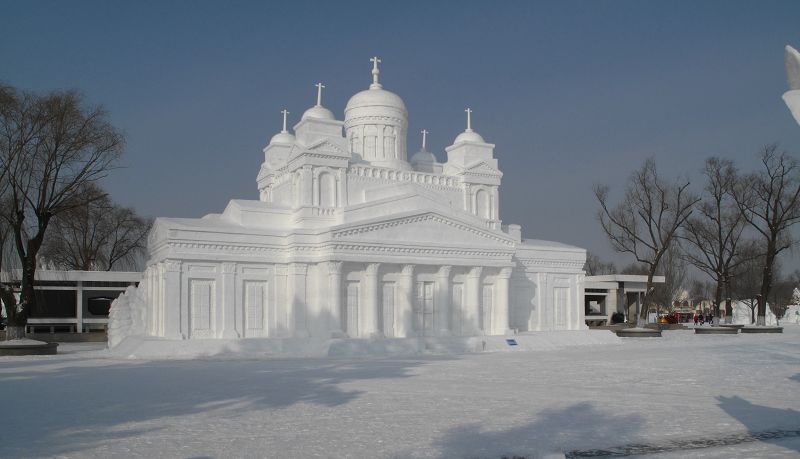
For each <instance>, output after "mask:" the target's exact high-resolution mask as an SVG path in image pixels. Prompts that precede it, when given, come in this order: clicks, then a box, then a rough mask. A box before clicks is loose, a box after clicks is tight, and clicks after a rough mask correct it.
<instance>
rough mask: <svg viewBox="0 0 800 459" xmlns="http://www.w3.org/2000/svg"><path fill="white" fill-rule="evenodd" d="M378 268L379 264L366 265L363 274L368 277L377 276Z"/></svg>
mask: <svg viewBox="0 0 800 459" xmlns="http://www.w3.org/2000/svg"><path fill="white" fill-rule="evenodd" d="M380 267H381V264H380V263H368V264H367V268H366V270H365V273H366V274H367V275H370V276H377V275H378V270H379V269H380Z"/></svg>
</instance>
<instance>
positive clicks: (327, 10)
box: [0, 0, 800, 265]
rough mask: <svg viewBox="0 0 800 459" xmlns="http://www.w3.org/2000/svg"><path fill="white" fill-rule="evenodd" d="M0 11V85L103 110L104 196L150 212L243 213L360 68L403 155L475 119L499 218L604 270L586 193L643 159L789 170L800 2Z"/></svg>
mask: <svg viewBox="0 0 800 459" xmlns="http://www.w3.org/2000/svg"><path fill="white" fill-rule="evenodd" d="M0 16H2V18H3V21H2V27H0V80H2V81H5V82H6V83H9V84H12V85H14V86H17V87H20V88H24V89H31V90H37V91H38V90H47V89H53V88H79V89H81V90H82V91H83V92H84V93H85V94H86V95H87V96H88V98H89V99H90V100H91V101H93V102H96V103H102V104H103V105H104V106H105V107H106V108H107V109H108V110H109V111H110V113H111V118H112V120H113V122H114V123H115V124H116V125H117V126H119V127H120V128H121V129H123V130H124V131H125V132H126V134H127V141H128V145H127V151H126V154H125V158H124V165H125V168H124V169H121V170H118V171H116V172H114V173H113V175H112V176H111V177H110V178H109V179H108V180H107V181H106V186H107V188H108V189H109V190H110V192H111V193H112V195H113V197H114V198H115V199H116V200H117V201H119V202H121V203H123V204H125V205H130V206H134V207H135V208H136V209H137V210H138V211H139V212H140V213H142V214H145V215H150V216H183V217H199V216H202V215H204V214H206V213H210V212H219V211H221V210H222V209H223V208H224V206H225V204H226V203H227V200H228V199H230V198H234V197H235V198H251V199H257V191H256V185H255V178H256V174H257V173H258V168H259V165H260V164H261V162H262V160H263V154H262V153H261V149H262V148H263V146H264V144H265V143H266V142H267V141H268V139H269V138H270V137H271V136H272V135H273V134H274V133H275V132H277V131H278V130H279V129H280V113H279V112H280V110H281V109H282V108H284V107H286V108H288V109H289V111H290V112H291V115H290V122H291V123H292V124H294V122H296V121H297V120H298V117H299V115H300V114H301V113H302V112H303V110H305V109H306V108H308V107H309V106H311V105H313V103H314V98H315V88H314V87H313V84H314V83H316V82H317V81H322V82H323V83H325V85H326V86H327V89H326V90H325V94H324V104H325V105H326V106H327V107H329V108H330V109H332V110H333V111H334V113H336V114H337V117H339V118H342V117H343V114H342V111H343V109H344V105H345V103H346V102H347V99H348V98H349V97H350V96H351V95H352V94H354V93H355V92H357V91H359V90H361V89H364V88H366V87H367V86H368V84H369V82H370V73H369V71H370V63H369V61H368V59H369V57H370V56H373V55H378V56H380V57H381V59H382V60H383V64H382V69H381V82H382V83H383V84H384V86H385V87H386V88H387V89H389V90H392V91H394V92H396V93H398V94H399V95H400V96H402V97H403V98H404V100H405V102H406V105H407V106H408V110H409V123H410V126H409V132H410V135H409V154H411V153H413V151H415V150H416V149H417V148H418V147H419V143H420V139H419V134H417V133H418V132H419V130H421V129H422V128H426V129H428V130H429V131H430V132H431V134H430V135H429V137H428V139H429V141H428V142H429V143H428V144H429V146H430V147H431V148H429V149H433V151H434V152H435V153H436V154H437V155H438V156H439V159H440V160H444V159H445V157H444V147H445V146H447V145H449V144H450V143H451V142H452V140H453V138H454V137H455V136H456V135H457V134H458V133H459V132H460V131H462V130H463V128H464V112H463V109H464V107H466V106H470V107H472V108H473V109H474V114H473V126H474V127H475V129H476V130H477V131H478V132H480V133H481V134H482V135H483V136H484V138H485V139H486V140H487V141H489V142H493V143H495V144H496V145H497V148H496V150H495V155H496V157H497V158H498V159H499V161H500V167H501V169H502V170H503V172H504V173H505V176H504V179H503V187H502V193H503V194H502V195H501V217H502V219H503V220H504V222H505V223H520V224H522V225H523V227H524V235H525V237H529V238H540V239H552V240H558V241H562V242H566V243H571V244H575V245H578V246H582V247H586V248H588V249H590V250H592V251H594V252H596V253H598V254H600V255H601V256H603V257H606V258H611V257H612V255H613V254H612V250H611V248H610V246H609V244H608V242H607V241H606V239H605V237H604V236H603V235H602V233H601V231H600V228H599V225H598V224H597V221H596V217H595V213H596V204H595V202H594V200H593V197H592V193H591V186H592V184H593V183H607V184H610V185H612V189H614V190H621V189H622V186H623V185H624V182H625V179H626V177H627V176H628V175H629V174H630V172H631V171H632V170H633V169H635V168H636V167H638V166H639V165H640V164H641V162H642V161H643V159H644V158H645V157H647V156H654V157H655V158H656V160H657V162H658V164H659V166H660V169H661V171H662V172H663V174H664V175H667V176H677V175H678V174H685V175H689V176H691V177H693V178H696V177H697V172H698V170H699V168H700V167H701V166H702V162H703V159H704V158H705V157H707V156H709V155H721V156H725V157H729V158H732V159H734V160H735V161H737V163H738V164H739V165H740V167H741V168H743V169H751V168H753V167H755V166H756V163H755V154H756V152H757V151H758V149H759V148H760V147H761V146H763V145H764V144H766V143H771V142H779V143H780V145H781V146H782V147H783V148H785V149H787V150H788V151H790V152H792V153H793V154H794V155H795V156H800V126H798V125H797V124H795V123H794V121H793V119H792V117H791V115H790V114H789V112H788V110H787V108H786V107H785V105H784V104H783V101H782V100H781V98H780V96H781V94H782V93H783V92H784V91H785V90H786V77H785V73H784V68H783V47H784V45H786V44H787V43H791V44H794V45H795V47H798V46H800V2H798V1H782V2H781V1H749V2H736V1H717V2H701V1H681V2H676V1H669V2H667V1H664V2H653V1H640V0H637V1H613V2H612V1H584V2H563V1H559V2H533V1H519V2H512V1H505V2H489V1H483V2H465V1H458V2H399V1H389V2H382V1H369V2H354V1H347V2H319V3H311V2H302V1H286V2H222V1H220V2H198V1H191V2H190V1H184V2H166V1H156V2H145V1H137V2H108V1H103V2H89V1H73V2H56V1H53V2H37V1H17V2H10V1H4V0H2V1H0ZM696 185H698V186H699V185H700V184H699V183H696ZM795 258H797V257H795ZM786 262H787V264H789V265H794V264H795V262H794V261H791V260H786Z"/></svg>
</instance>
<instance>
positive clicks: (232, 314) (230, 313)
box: [221, 263, 242, 339]
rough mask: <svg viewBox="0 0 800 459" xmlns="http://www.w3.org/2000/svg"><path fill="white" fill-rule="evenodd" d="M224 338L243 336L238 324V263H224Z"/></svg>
mask: <svg viewBox="0 0 800 459" xmlns="http://www.w3.org/2000/svg"><path fill="white" fill-rule="evenodd" d="M221 309H222V338H224V339H235V338H240V337H241V336H242V334H241V330H237V328H238V327H237V323H236V318H237V317H236V315H237V311H236V263H222V308H221Z"/></svg>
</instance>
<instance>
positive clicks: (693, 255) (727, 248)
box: [681, 157, 746, 323]
mask: <svg viewBox="0 0 800 459" xmlns="http://www.w3.org/2000/svg"><path fill="white" fill-rule="evenodd" d="M703 175H705V178H706V185H705V187H704V193H703V200H702V201H701V202H700V203H699V204H698V205H697V212H696V213H695V215H693V216H692V217H691V218H689V219H687V220H686V224H684V227H683V231H682V232H681V237H682V238H683V239H684V240H685V241H687V242H688V244H687V250H686V251H685V258H686V260H687V261H688V262H689V263H691V264H692V265H694V266H695V267H697V268H698V269H699V270H700V271H702V272H703V273H705V274H707V275H708V276H709V277H710V278H711V279H712V280H713V281H714V284H715V288H714V322H715V323H718V321H719V315H720V314H719V308H720V305H721V304H722V296H723V293H724V294H725V297H726V299H727V300H728V301H726V306H725V307H726V318H727V319H730V317H731V314H732V307H731V304H730V297H731V294H730V282H729V281H730V276H731V273H732V272H733V270H734V269H736V266H737V265H738V264H740V263H741V262H742V260H743V258H742V256H741V255H742V253H741V250H740V247H741V244H746V242H744V241H743V239H742V234H743V233H744V229H745V226H746V222H745V219H744V215H743V214H742V212H741V210H740V209H739V206H737V205H736V200H735V199H734V198H733V191H734V188H735V186H736V183H737V180H738V174H737V172H736V168H735V167H734V165H733V161H730V160H727V159H720V158H716V157H712V158H709V159H707V160H706V163H705V167H704V168H703Z"/></svg>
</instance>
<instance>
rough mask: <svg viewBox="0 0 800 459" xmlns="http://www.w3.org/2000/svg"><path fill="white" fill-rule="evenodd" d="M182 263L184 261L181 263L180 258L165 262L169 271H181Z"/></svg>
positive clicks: (165, 267) (165, 266)
mask: <svg viewBox="0 0 800 459" xmlns="http://www.w3.org/2000/svg"><path fill="white" fill-rule="evenodd" d="M182 265H183V263H181V262H180V261H179V260H167V261H165V262H164V269H165V270H166V271H167V272H168V273H179V272H181V267H182Z"/></svg>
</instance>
